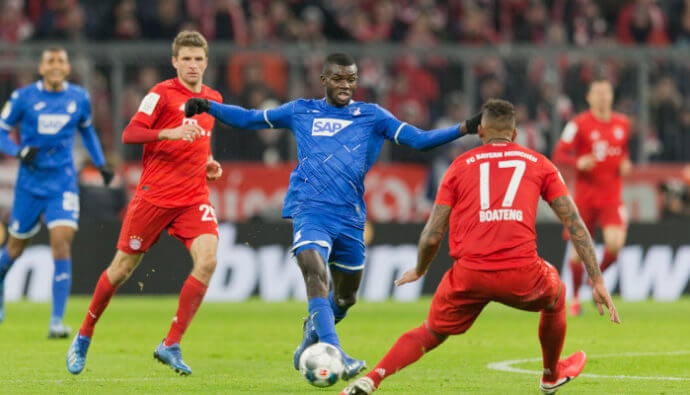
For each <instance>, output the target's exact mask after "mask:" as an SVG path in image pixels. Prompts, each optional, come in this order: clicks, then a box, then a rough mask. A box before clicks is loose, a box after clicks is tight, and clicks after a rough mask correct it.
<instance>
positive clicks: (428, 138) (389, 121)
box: [378, 107, 482, 150]
mask: <svg viewBox="0 0 690 395" xmlns="http://www.w3.org/2000/svg"><path fill="white" fill-rule="evenodd" d="M379 110H380V114H379V117H380V119H379V122H378V125H379V126H378V128H379V130H380V131H381V132H382V133H383V135H384V136H385V137H386V138H387V139H388V140H391V141H393V142H394V143H396V144H405V145H407V146H410V147H412V148H415V149H419V150H425V149H430V148H434V147H437V146H439V145H443V144H445V143H447V142H449V141H453V140H455V139H457V138H459V137H462V136H464V135H466V134H477V128H478V126H479V123H480V122H481V120H482V113H481V112H480V113H478V114H476V115H473V116H472V117H471V118H470V119H468V120H466V121H465V122H463V123H460V124H457V125H454V126H451V127H449V128H444V129H433V130H428V131H424V130H421V129H419V128H417V127H415V126H412V125H410V124H408V123H407V122H401V121H400V120H398V119H397V118H395V117H394V116H393V114H391V113H390V112H388V110H386V109H384V108H381V107H379Z"/></svg>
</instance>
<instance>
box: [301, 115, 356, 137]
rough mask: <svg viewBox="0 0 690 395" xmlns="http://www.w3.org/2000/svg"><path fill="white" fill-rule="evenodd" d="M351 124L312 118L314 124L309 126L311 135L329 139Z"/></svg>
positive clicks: (338, 120)
mask: <svg viewBox="0 0 690 395" xmlns="http://www.w3.org/2000/svg"><path fill="white" fill-rule="evenodd" d="M351 124H352V121H346V120H344V119H334V118H314V123H313V124H312V126H311V135H312V136H328V137H330V136H333V135H335V134H336V133H338V132H339V131H341V130H343V129H345V128H346V127H348V126H350V125H351Z"/></svg>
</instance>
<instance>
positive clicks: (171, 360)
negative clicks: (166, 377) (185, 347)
mask: <svg viewBox="0 0 690 395" xmlns="http://www.w3.org/2000/svg"><path fill="white" fill-rule="evenodd" d="M153 357H154V358H155V359H157V360H158V361H159V362H160V363H162V364H164V365H168V366H170V368H171V369H172V370H174V371H175V373H178V374H179V375H180V376H187V375H190V374H192V368H190V367H189V366H187V364H186V363H184V361H183V360H182V350H180V344H179V343H175V344H173V345H170V346H166V345H165V340H163V341H162V342H161V344H159V345H158V347H156V350H155V351H154V352H153Z"/></svg>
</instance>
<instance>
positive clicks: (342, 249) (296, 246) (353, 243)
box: [292, 214, 364, 273]
mask: <svg viewBox="0 0 690 395" xmlns="http://www.w3.org/2000/svg"><path fill="white" fill-rule="evenodd" d="M292 235H293V245H292V252H293V253H294V254H295V256H296V255H297V254H298V253H300V252H301V251H303V250H306V249H313V250H316V251H318V253H319V254H320V255H321V257H322V258H323V260H324V262H327V263H328V264H329V265H331V266H332V267H334V268H336V269H338V270H340V271H343V272H345V273H357V272H361V271H362V270H363V269H364V226H363V225H358V224H352V223H350V222H349V221H342V220H338V219H335V218H333V217H331V216H328V215H314V214H309V215H297V216H295V217H294V218H293V220H292Z"/></svg>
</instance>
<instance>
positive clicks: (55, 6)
mask: <svg viewBox="0 0 690 395" xmlns="http://www.w3.org/2000/svg"><path fill="white" fill-rule="evenodd" d="M84 25H85V21H84V10H83V9H82V7H81V5H79V3H78V2H77V0H54V1H52V2H49V3H48V5H47V6H46V8H45V10H44V11H43V13H42V14H41V20H40V23H39V25H38V29H37V32H36V37H37V38H39V39H51V40H54V39H63V40H64V39H70V40H75V39H80V38H82V35H83V33H84V32H83V30H84Z"/></svg>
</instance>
